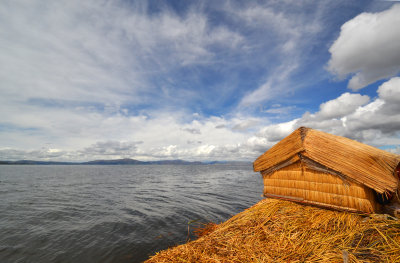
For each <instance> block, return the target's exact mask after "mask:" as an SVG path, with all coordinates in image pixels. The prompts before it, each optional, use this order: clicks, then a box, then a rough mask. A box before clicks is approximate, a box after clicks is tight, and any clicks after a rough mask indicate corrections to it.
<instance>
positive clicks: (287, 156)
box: [253, 127, 400, 213]
mask: <svg viewBox="0 0 400 263" xmlns="http://www.w3.org/2000/svg"><path fill="white" fill-rule="evenodd" d="M253 167H254V171H256V172H261V174H262V176H263V181H264V196H265V197H272V198H280V199H287V200H291V201H296V202H301V203H307V204H312V205H316V206H322V207H328V208H333V209H339V210H347V211H352V212H364V213H375V212H380V211H381V210H382V204H385V203H388V202H389V201H390V200H392V202H396V200H397V201H398V200H399V199H398V193H399V170H400V169H399V168H400V156H399V155H396V154H393V153H389V152H386V151H383V150H380V149H377V148H374V147H372V146H369V145H366V144H362V143H360V142H357V141H354V140H350V139H348V138H344V137H340V136H335V135H332V134H328V133H325V132H321V131H317V130H313V129H310V128H305V127H300V128H299V129H297V130H295V131H294V132H292V133H291V134H290V135H289V136H287V137H286V138H284V139H283V140H282V141H280V142H278V143H277V144H276V145H274V146H273V147H272V148H270V149H269V150H268V151H266V152H265V153H264V154H262V155H261V156H260V157H258V158H257V160H256V161H254V163H253Z"/></svg>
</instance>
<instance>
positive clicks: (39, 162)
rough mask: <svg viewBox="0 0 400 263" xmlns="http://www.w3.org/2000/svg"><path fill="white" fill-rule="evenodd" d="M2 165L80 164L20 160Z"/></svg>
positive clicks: (0, 162) (4, 162)
mask: <svg viewBox="0 0 400 263" xmlns="http://www.w3.org/2000/svg"><path fill="white" fill-rule="evenodd" d="M1 164H8V165H10V164H11V165H12V164H19V165H72V164H79V163H73V162H51V161H33V160H19V161H0V165H1Z"/></svg>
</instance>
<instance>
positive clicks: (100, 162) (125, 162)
mask: <svg viewBox="0 0 400 263" xmlns="http://www.w3.org/2000/svg"><path fill="white" fill-rule="evenodd" d="M2 164H3V165H149V164H154V165H167V164H171V165H188V164H208V163H202V162H188V161H184V160H164V161H148V162H143V161H138V160H135V159H128V158H125V159H116V160H94V161H89V162H51V161H33V160H20V161H0V165H2Z"/></svg>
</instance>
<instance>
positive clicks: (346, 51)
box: [328, 4, 400, 91]
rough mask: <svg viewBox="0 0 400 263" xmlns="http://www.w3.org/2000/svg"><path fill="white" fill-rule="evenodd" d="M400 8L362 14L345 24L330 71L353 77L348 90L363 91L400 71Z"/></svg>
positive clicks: (329, 66) (330, 61)
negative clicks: (364, 88)
mask: <svg viewBox="0 0 400 263" xmlns="http://www.w3.org/2000/svg"><path fill="white" fill-rule="evenodd" d="M399 14H400V4H396V5H393V6H392V7H391V8H390V9H388V10H385V11H382V12H378V13H362V14H360V15H358V16H356V17H355V18H353V19H351V20H350V21H348V22H346V23H345V24H343V26H342V27H341V31H340V35H339V37H338V38H337V39H336V41H335V42H334V43H333V45H332V46H331V47H330V49H329V52H330V53H331V59H330V60H329V62H328V70H329V71H330V72H332V73H334V74H335V75H337V76H338V77H339V78H345V77H346V76H347V75H349V74H354V75H352V77H351V79H350V81H349V84H348V87H349V88H350V89H352V90H354V91H356V90H359V89H361V88H363V87H365V86H367V85H369V84H371V83H374V82H375V81H377V80H380V79H384V78H388V77H391V76H394V75H396V74H398V73H399V71H400V45H399V43H400V31H399V30H398V25H400V16H399Z"/></svg>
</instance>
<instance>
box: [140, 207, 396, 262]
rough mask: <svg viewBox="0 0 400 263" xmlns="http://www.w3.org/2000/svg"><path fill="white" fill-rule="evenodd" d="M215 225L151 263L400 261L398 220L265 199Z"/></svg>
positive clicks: (159, 254)
mask: <svg viewBox="0 0 400 263" xmlns="http://www.w3.org/2000/svg"><path fill="white" fill-rule="evenodd" d="M213 228H214V230H213V231H212V232H210V233H208V234H205V235H204V236H202V237H200V238H199V239H197V240H195V241H192V242H189V243H187V244H184V245H180V246H177V247H174V248H170V249H168V250H164V251H161V252H158V253H157V254H156V255H154V256H153V257H151V258H150V259H149V260H147V261H146V263H160V262H344V261H345V262H400V222H399V221H398V220H395V219H384V218H382V217H374V216H371V217H363V216H360V215H357V214H352V213H346V212H338V211H330V210H324V209H320V208H316V207H311V206H303V205H300V204H296V203H292V202H288V201H282V200H274V199H265V200H262V201H260V202H259V203H258V204H256V205H254V206H253V207H251V208H249V209H247V210H245V211H243V212H242V213H240V214H238V215H236V216H234V217H232V218H231V219H229V220H228V221H226V222H224V223H221V224H219V225H217V226H216V227H213ZM344 258H345V259H344ZM346 260H347V261H346Z"/></svg>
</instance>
